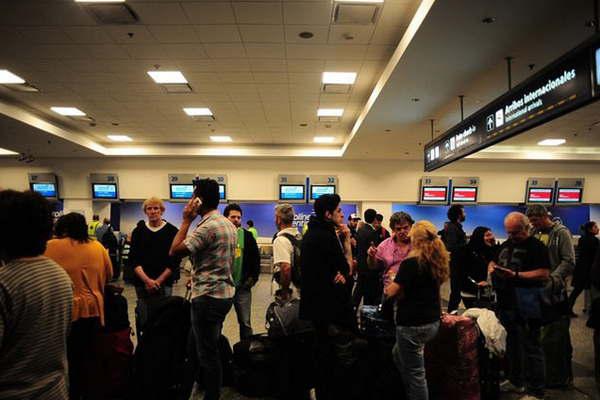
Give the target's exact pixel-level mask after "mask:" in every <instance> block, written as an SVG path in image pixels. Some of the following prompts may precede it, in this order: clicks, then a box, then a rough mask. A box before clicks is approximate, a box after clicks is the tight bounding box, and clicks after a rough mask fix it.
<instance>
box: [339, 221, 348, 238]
mask: <svg viewBox="0 0 600 400" xmlns="http://www.w3.org/2000/svg"><path fill="white" fill-rule="evenodd" d="M338 231H339V232H340V235H341V236H342V238H343V239H344V241H347V240H350V228H348V225H346V224H341V225H340V226H339V227H338Z"/></svg>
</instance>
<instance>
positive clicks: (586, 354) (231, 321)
mask: <svg viewBox="0 0 600 400" xmlns="http://www.w3.org/2000/svg"><path fill="white" fill-rule="evenodd" d="M184 282H185V278H184V279H182V280H180V281H179V283H178V284H176V285H175V287H174V289H173V294H174V295H181V296H183V295H184V293H185V285H184ZM120 283H121V284H123V282H122V281H121V282H120ZM125 296H126V298H127V301H128V303H129V318H130V321H131V322H132V324H133V323H134V321H135V314H134V311H133V310H134V307H135V298H136V297H135V290H134V288H133V286H131V285H129V284H125ZM252 296H253V298H252V327H253V329H254V332H255V333H260V332H265V331H266V330H265V326H264V321H265V311H266V309H267V306H268V305H269V303H270V302H271V298H272V296H271V286H270V276H269V275H266V274H262V275H261V277H260V280H259V282H258V283H257V285H256V286H255V287H254V290H253V292H252ZM442 298H445V299H447V298H448V287H447V285H446V286H443V287H442ZM582 308H583V295H581V296H580V297H579V299H578V303H577V305H576V306H575V311H576V312H577V313H578V314H579V317H578V318H574V319H572V320H571V340H572V343H573V372H574V375H575V380H574V387H575V389H572V390H548V391H547V393H546V399H548V400H587V399H593V400H600V393H599V392H598V389H597V388H596V385H595V382H594V351H593V344H592V330H591V329H589V328H587V327H586V326H585V322H586V317H585V316H584V315H583V312H582ZM223 334H224V335H225V336H227V337H228V338H229V342H230V343H231V345H232V346H233V344H234V343H237V342H238V341H239V329H238V325H237V320H236V317H235V312H234V311H233V309H232V310H231V312H230V313H229V315H227V319H226V320H225V323H224V325H223ZM134 342H135V338H134ZM519 397H520V395H503V397H501V400H516V399H518V398H519ZM201 398H202V396H201V395H200V394H196V393H194V394H193V395H192V397H191V398H190V400H200V399H201ZM221 399H222V400H246V399H251V398H249V397H245V396H242V395H240V394H239V393H237V392H236V391H235V390H234V389H232V388H224V390H223V394H222V396H221ZM373 400H375V399H373Z"/></svg>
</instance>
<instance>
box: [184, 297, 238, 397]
mask: <svg viewBox="0 0 600 400" xmlns="http://www.w3.org/2000/svg"><path fill="white" fill-rule="evenodd" d="M232 304H233V299H216V298H214V297H210V296H200V297H196V298H194V299H193V300H192V332H193V333H194V340H195V342H196V352H197V354H198V365H199V367H200V370H201V379H202V381H203V383H204V388H205V393H204V399H205V400H218V399H219V397H220V396H221V385H222V383H223V367H222V365H221V356H220V354H219V337H220V336H221V331H222V329H223V321H224V320H225V316H226V315H227V313H228V312H229V310H231V305H232Z"/></svg>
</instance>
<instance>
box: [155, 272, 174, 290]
mask: <svg viewBox="0 0 600 400" xmlns="http://www.w3.org/2000/svg"><path fill="white" fill-rule="evenodd" d="M171 275H173V271H172V270H171V268H165V270H164V271H163V272H162V274H160V276H159V277H158V278H156V283H158V284H159V285H160V286H162V285H163V283H164V282H165V281H166V280H167V279H169V277H170V276H171Z"/></svg>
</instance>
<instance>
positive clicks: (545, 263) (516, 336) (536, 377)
mask: <svg viewBox="0 0 600 400" xmlns="http://www.w3.org/2000/svg"><path fill="white" fill-rule="evenodd" d="M504 228H505V230H506V233H507V235H508V239H507V240H506V241H505V242H504V243H503V244H502V246H501V247H500V252H499V253H498V257H497V260H496V261H491V262H490V264H489V267H488V268H489V272H490V273H492V280H493V283H494V287H495V288H496V291H497V293H498V316H499V318H500V321H501V322H502V325H504V327H505V328H506V331H507V346H506V347H507V349H506V350H507V358H508V360H509V371H508V376H507V377H508V380H507V381H505V382H502V384H501V385H500V390H501V391H503V392H514V393H521V394H524V396H523V397H521V400H536V399H543V398H544V389H545V371H544V352H543V351H542V345H541V342H540V329H541V325H542V324H541V317H542V316H541V304H540V294H541V289H542V288H543V287H544V283H545V281H546V280H547V279H548V276H549V268H550V259H549V256H548V249H547V248H546V246H544V244H543V243H542V242H541V241H539V240H538V239H536V238H534V237H532V236H530V235H529V219H528V218H527V217H526V216H525V215H524V214H522V213H519V212H512V213H510V214H508V215H507V216H506V218H505V219H504ZM523 360H524V361H525V362H524V364H523V362H522V361H523Z"/></svg>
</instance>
